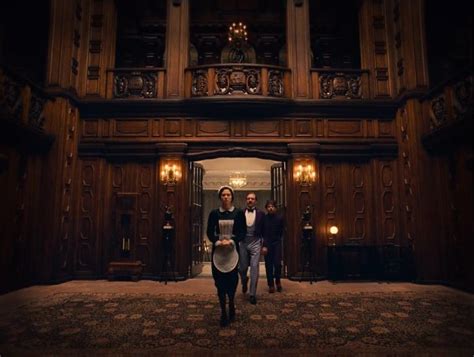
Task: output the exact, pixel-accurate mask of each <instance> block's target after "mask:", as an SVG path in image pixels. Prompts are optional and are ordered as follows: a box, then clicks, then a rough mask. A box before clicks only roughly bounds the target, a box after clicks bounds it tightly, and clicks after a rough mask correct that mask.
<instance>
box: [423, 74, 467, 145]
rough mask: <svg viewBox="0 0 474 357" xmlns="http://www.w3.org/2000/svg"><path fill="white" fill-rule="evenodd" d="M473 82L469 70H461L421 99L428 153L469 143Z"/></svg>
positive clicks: (425, 142)
mask: <svg viewBox="0 0 474 357" xmlns="http://www.w3.org/2000/svg"><path fill="white" fill-rule="evenodd" d="M472 81H473V80H472V72H471V71H470V70H464V71H461V72H460V73H459V74H458V75H456V76H454V77H453V78H451V79H449V80H447V81H445V82H443V83H441V84H440V85H438V86H436V87H435V88H433V89H432V90H431V91H430V92H429V93H428V94H427V95H426V96H425V97H423V98H422V100H421V101H422V103H423V117H424V118H425V121H424V122H425V123H426V129H425V131H426V132H425V134H424V135H423V144H424V145H425V148H426V149H427V150H429V151H431V152H446V151H449V150H451V149H452V148H453V147H455V146H459V145H463V144H466V143H470V142H471V140H472V139H471V132H472V127H473V125H472Z"/></svg>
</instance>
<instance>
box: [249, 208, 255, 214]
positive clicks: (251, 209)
mask: <svg viewBox="0 0 474 357" xmlns="http://www.w3.org/2000/svg"><path fill="white" fill-rule="evenodd" d="M254 210H255V208H247V212H249V213H252V212H253V211H254Z"/></svg>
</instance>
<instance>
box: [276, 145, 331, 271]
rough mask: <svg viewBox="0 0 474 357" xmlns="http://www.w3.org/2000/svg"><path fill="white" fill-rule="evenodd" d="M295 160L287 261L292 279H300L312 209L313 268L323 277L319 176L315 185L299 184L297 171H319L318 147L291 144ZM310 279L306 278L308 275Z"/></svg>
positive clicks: (292, 163) (290, 189)
mask: <svg viewBox="0 0 474 357" xmlns="http://www.w3.org/2000/svg"><path fill="white" fill-rule="evenodd" d="M288 147H289V149H290V151H291V158H290V160H289V161H288V170H287V173H288V177H287V182H288V188H287V190H288V198H289V199H288V202H287V210H286V212H287V222H286V223H287V237H286V240H287V241H286V244H285V259H286V260H287V262H286V263H287V266H288V276H289V277H290V278H292V277H293V278H295V279H297V278H298V277H299V276H300V274H301V272H302V259H303V257H302V256H301V244H302V234H303V232H302V216H303V212H304V211H305V210H306V209H307V207H309V210H310V213H311V221H310V222H311V225H312V226H313V238H312V242H311V248H312V254H311V255H312V264H313V267H314V269H315V273H317V274H318V275H321V274H322V273H324V272H325V268H324V266H325V261H323V260H322V259H320V258H321V254H320V252H321V248H322V247H321V246H320V242H318V239H317V237H316V235H317V222H318V218H317V217H318V214H319V209H318V208H319V207H318V204H319V202H318V200H317V198H316V197H317V187H318V186H319V182H318V180H319V175H316V181H315V182H312V183H311V184H305V183H300V182H298V181H297V180H296V177H295V174H296V169H297V167H298V166H299V165H308V164H309V165H312V167H313V168H314V169H315V170H316V173H317V171H318V167H317V164H316V160H315V158H314V154H313V153H314V151H315V150H314V147H315V145H312V144H289V145H288ZM305 276H306V274H305Z"/></svg>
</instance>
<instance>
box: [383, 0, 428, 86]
mask: <svg viewBox="0 0 474 357" xmlns="http://www.w3.org/2000/svg"><path fill="white" fill-rule="evenodd" d="M385 1H386V6H385V11H386V14H387V16H386V17H387V25H388V27H389V28H390V33H389V41H390V56H391V62H392V75H393V77H394V79H395V81H394V82H395V84H396V94H397V95H402V94H407V93H408V94H409V93H413V92H419V91H422V90H424V89H426V88H427V86H428V62H427V58H426V52H427V51H426V36H425V19H424V17H425V16H424V12H425V10H424V0H415V1H408V0H385Z"/></svg>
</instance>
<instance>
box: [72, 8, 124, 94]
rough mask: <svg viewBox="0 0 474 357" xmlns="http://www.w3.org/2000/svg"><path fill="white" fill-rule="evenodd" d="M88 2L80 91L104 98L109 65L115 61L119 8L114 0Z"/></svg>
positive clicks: (111, 65)
mask: <svg viewBox="0 0 474 357" xmlns="http://www.w3.org/2000/svg"><path fill="white" fill-rule="evenodd" d="M86 4H87V6H88V8H86V10H85V15H87V19H86V21H85V23H86V26H87V27H86V28H85V29H84V31H83V36H84V37H85V38H84V46H83V50H82V55H81V59H82V63H84V65H82V63H81V84H82V86H81V90H80V93H81V94H82V95H86V96H100V97H103V98H105V96H106V86H107V68H112V67H114V64H115V41H116V33H117V9H116V6H115V1H114V0H86Z"/></svg>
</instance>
